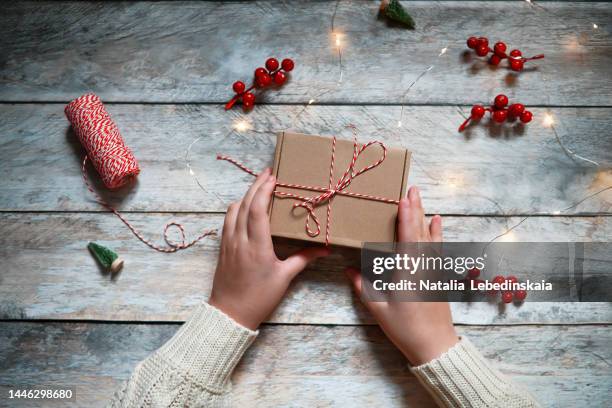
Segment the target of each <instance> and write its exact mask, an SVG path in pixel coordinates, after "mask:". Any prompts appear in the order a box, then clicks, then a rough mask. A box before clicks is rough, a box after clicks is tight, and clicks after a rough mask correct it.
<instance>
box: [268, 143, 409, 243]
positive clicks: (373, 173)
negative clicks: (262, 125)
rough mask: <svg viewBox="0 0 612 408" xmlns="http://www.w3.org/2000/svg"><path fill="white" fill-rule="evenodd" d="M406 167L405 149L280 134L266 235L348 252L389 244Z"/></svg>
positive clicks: (403, 185) (406, 174)
mask: <svg viewBox="0 0 612 408" xmlns="http://www.w3.org/2000/svg"><path fill="white" fill-rule="evenodd" d="M409 167H410V152H409V151H408V150H406V149H402V148H392V147H386V146H385V145H384V144H383V143H381V142H378V141H370V142H368V143H366V144H359V143H357V140H356V139H354V140H353V141H349V140H339V139H336V138H335V137H333V138H330V137H322V136H312V135H304V134H299V133H289V132H283V133H280V134H279V135H278V140H277V144H276V153H275V159H274V169H273V172H274V175H275V176H276V179H277V187H276V191H275V194H274V197H273V199H272V203H271V205H270V224H271V232H272V236H274V237H276V238H285V239H289V240H300V241H309V242H312V243H319V244H325V245H333V246H339V247H348V248H360V247H361V246H362V243H363V242H392V241H394V240H395V238H396V217H397V204H398V203H399V200H400V199H401V198H402V197H405V196H406V192H407V179H408V169H409Z"/></svg>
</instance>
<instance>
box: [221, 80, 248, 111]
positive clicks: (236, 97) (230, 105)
mask: <svg viewBox="0 0 612 408" xmlns="http://www.w3.org/2000/svg"><path fill="white" fill-rule="evenodd" d="M254 88H255V84H253V85H251V86H250V87H249V88H247V89H246V90H245V91H244V92H242V93H240V94H236V95H234V97H233V98H232V99H230V100H229V102H227V103H226V104H225V110H230V109H232V107H233V106H234V105H235V104H236V102H238V100H239V99H240V98H241V97H242V95H244V94H245V93H247V92H249V91H252V90H253V89H254Z"/></svg>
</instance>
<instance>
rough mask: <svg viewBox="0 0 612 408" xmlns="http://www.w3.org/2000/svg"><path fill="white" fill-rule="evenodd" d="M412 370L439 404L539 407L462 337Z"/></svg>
mask: <svg viewBox="0 0 612 408" xmlns="http://www.w3.org/2000/svg"><path fill="white" fill-rule="evenodd" d="M411 371H412V372H413V373H414V375H416V377H417V378H418V379H419V381H420V382H421V383H422V384H423V386H424V387H425V388H427V390H428V391H429V393H430V394H431V395H432V396H433V398H434V399H435V400H436V402H437V403H438V405H440V406H442V407H466V406H470V407H521V408H523V407H524V408H527V407H538V406H539V405H538V404H537V403H536V402H535V401H534V400H533V399H532V398H531V396H530V395H529V394H528V393H527V392H526V391H524V390H523V389H521V388H519V387H518V386H517V385H515V384H513V383H512V382H511V381H510V380H509V379H507V378H506V377H505V376H504V375H503V374H501V373H500V372H499V371H498V370H497V369H495V368H493V367H492V366H491V365H489V363H488V362H487V361H486V360H485V358H484V357H483V356H482V355H481V354H480V353H479V352H478V350H476V348H475V347H474V346H473V345H472V343H470V341H469V340H468V339H467V338H465V337H463V338H462V339H461V340H460V341H459V342H458V343H457V344H456V345H454V346H453V347H451V348H450V349H449V350H448V351H447V352H446V353H444V354H443V355H441V356H440V357H439V358H437V359H435V360H432V361H430V362H428V363H426V364H423V365H420V366H418V367H412V368H411Z"/></svg>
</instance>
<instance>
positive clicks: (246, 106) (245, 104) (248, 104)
mask: <svg viewBox="0 0 612 408" xmlns="http://www.w3.org/2000/svg"><path fill="white" fill-rule="evenodd" d="M242 108H243V109H244V110H249V109H253V102H242Z"/></svg>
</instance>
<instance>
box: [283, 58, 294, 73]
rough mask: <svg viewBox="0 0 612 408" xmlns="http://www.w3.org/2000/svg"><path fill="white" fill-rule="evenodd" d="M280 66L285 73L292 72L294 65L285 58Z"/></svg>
mask: <svg viewBox="0 0 612 408" xmlns="http://www.w3.org/2000/svg"><path fill="white" fill-rule="evenodd" d="M281 66H282V67H283V69H284V70H285V71H286V72H289V71H292V70H293V67H294V66H295V64H294V63H293V60H292V59H291V58H285V59H284V60H283V62H281Z"/></svg>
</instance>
